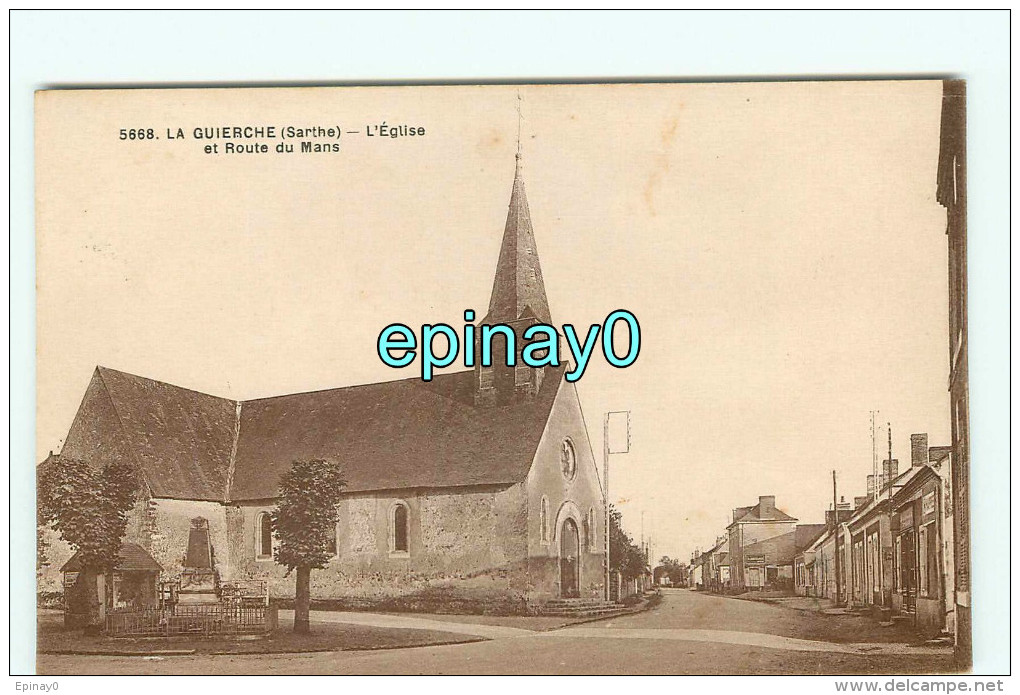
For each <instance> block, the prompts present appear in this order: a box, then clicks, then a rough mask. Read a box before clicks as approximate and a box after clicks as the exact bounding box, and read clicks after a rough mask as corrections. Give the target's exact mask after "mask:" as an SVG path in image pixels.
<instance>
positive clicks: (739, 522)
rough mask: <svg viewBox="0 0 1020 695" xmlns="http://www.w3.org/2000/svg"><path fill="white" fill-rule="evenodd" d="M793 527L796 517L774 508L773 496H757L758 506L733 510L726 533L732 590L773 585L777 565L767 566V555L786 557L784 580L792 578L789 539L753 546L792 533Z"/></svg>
mask: <svg viewBox="0 0 1020 695" xmlns="http://www.w3.org/2000/svg"><path fill="white" fill-rule="evenodd" d="M796 525H797V519H796V518H795V517H792V516H790V515H789V514H787V513H786V512H784V511H782V510H780V509H778V508H777V507H776V498H775V496H773V495H762V496H760V497H759V498H758V504H756V505H754V506H753V507H738V508H736V509H734V510H733V521H732V522H731V523H730V525H729V526H728V527H727V529H726V530H727V532H728V534H729V568H730V585H731V587H732V588H733V590H734V591H741V590H745V589H763V588H765V586H766V585H767V584H770V583H774V582H776V581H777V580H778V579H779V577H780V569H779V568H780V565H779V564H778V563H776V562H771V563H770V562H769V561H768V560H769V557H770V556H771V557H772V558H773V559H777V558H779V557H784V558H785V557H786V556H787V555H788V556H789V557H788V559H787V561H786V563H785V566H786V567H788V568H789V572H788V574H787V578H792V563H793V552H792V549H793V541H794V539H793V537H792V536H791V537H790V539H789V540H788V541H780V542H773V543H771V544H769V545H765V544H761V545H755V544H760V543H761V542H762V541H766V540H769V539H772V538H776V537H777V536H783V535H786V534H788V533H791V532H793V531H794V527H795V526H796ZM749 546H752V547H750V548H749ZM787 546H788V547H789V551H787V550H786V548H787Z"/></svg>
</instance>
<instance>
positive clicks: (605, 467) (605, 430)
mask: <svg viewBox="0 0 1020 695" xmlns="http://www.w3.org/2000/svg"><path fill="white" fill-rule="evenodd" d="M602 481H603V484H604V485H605V487H606V489H605V490H603V493H604V494H605V498H606V500H605V501H606V505H605V506H606V513H605V517H606V576H605V581H606V601H607V602H608V601H610V600H611V599H612V592H610V590H609V580H610V578H611V576H612V575H611V574H610V571H609V413H606V417H605V419H604V420H603V421H602Z"/></svg>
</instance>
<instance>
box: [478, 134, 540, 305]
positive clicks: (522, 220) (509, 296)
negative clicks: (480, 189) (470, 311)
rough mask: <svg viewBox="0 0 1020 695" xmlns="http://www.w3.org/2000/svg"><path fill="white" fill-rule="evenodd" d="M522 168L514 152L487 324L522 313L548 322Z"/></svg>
mask: <svg viewBox="0 0 1020 695" xmlns="http://www.w3.org/2000/svg"><path fill="white" fill-rule="evenodd" d="M522 169H523V167H522V163H521V154H520V152H518V153H517V167H516V170H515V171H514V185H513V191H512V192H511V193H510V208H509V210H508V211H507V216H506V227H504V229H503V244H502V246H501V247H500V249H499V261H498V262H497V263H496V277H495V279H494V280H493V283H492V295H491V296H490V298H489V314H488V316H487V323H510V322H511V321H516V320H518V319H520V318H524V317H525V315H526V314H530V315H533V316H534V317H535V318H537V319H538V320H539V321H540V322H542V323H552V317H551V315H550V313H549V300H548V299H546V296H545V283H544V282H543V281H542V265H541V263H539V260H538V248H537V246H536V245H535V231H534V229H533V228H532V226H531V211H530V210H529V209H528V197H527V195H525V193H524V177H523V172H522Z"/></svg>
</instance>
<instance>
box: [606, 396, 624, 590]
mask: <svg viewBox="0 0 1020 695" xmlns="http://www.w3.org/2000/svg"><path fill="white" fill-rule="evenodd" d="M613 415H626V416H627V445H626V448H624V450H623V451H611V450H610V447H609V418H610V417H611V416H613ZM629 451H630V411H629V410H617V411H610V412H607V413H606V415H605V418H604V419H603V421H602V481H603V485H604V486H605V489H604V490H603V494H604V495H605V508H606V512H605V517H606V571H605V582H606V601H609V600H610V599H611V598H612V594H611V593H610V591H609V581H610V579H611V578H612V574H611V573H610V569H609V568H610V564H609V528H610V524H609V454H614V453H615V454H626V453H627V452H629Z"/></svg>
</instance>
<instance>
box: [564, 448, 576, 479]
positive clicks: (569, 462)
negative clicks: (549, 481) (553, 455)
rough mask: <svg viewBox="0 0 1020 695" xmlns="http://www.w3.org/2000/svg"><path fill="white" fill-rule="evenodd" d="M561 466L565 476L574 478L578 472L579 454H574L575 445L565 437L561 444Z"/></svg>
mask: <svg viewBox="0 0 1020 695" xmlns="http://www.w3.org/2000/svg"><path fill="white" fill-rule="evenodd" d="M560 466H561V468H562V470H563V477H564V478H566V479H567V480H573V479H574V474H575V473H577V456H576V455H575V454H574V445H573V443H572V442H571V441H570V440H569V439H564V440H563V444H562V445H561V446H560Z"/></svg>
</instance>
